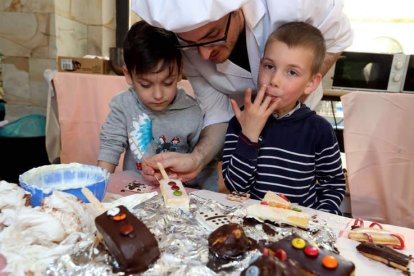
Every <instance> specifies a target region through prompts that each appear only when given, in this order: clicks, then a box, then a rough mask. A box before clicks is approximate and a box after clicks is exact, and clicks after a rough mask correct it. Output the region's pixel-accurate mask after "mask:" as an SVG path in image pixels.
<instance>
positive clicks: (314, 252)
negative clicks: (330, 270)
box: [304, 245, 319, 257]
mask: <svg viewBox="0 0 414 276" xmlns="http://www.w3.org/2000/svg"><path fill="white" fill-rule="evenodd" d="M304 252H305V255H306V256H308V257H316V256H318V254H319V249H318V248H317V247H315V246H312V245H308V246H306V247H305V249H304Z"/></svg>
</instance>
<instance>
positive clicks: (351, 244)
mask: <svg viewBox="0 0 414 276" xmlns="http://www.w3.org/2000/svg"><path fill="white" fill-rule="evenodd" d="M132 180H138V181H144V180H143V179H142V178H141V177H140V176H139V175H138V174H136V173H132V172H121V173H115V174H113V175H112V176H111V178H110V182H109V185H108V194H107V196H106V200H107V201H111V200H114V199H119V198H120V197H122V196H124V195H128V194H132V193H128V192H121V189H123V188H124V186H125V185H126V184H127V183H128V182H130V181H132ZM188 192H189V194H190V195H195V196H199V197H202V198H205V199H212V200H216V201H218V202H220V203H221V204H223V205H226V206H230V207H233V206H235V205H239V206H240V207H241V208H242V207H245V206H247V205H250V204H258V203H259V202H258V201H257V200H253V199H249V200H248V201H247V202H245V203H236V202H234V201H229V200H227V199H226V194H223V193H217V192H212V191H207V190H195V189H189V190H188ZM301 208H302V209H303V212H306V213H308V214H310V215H311V216H313V215H316V216H317V217H318V219H319V220H320V221H326V222H327V225H328V226H329V227H330V228H331V229H332V230H333V232H334V233H335V234H336V235H337V238H338V239H337V248H338V249H339V251H340V252H341V255H342V256H343V257H345V258H346V259H348V260H350V261H352V262H354V264H355V267H356V269H355V275H357V276H359V275H370V274H372V275H384V276H385V275H387V276H388V275H402V273H401V272H400V271H399V270H397V269H393V268H390V267H387V266H386V265H383V264H381V263H378V262H375V261H372V260H370V259H368V258H366V257H364V256H362V255H361V254H359V253H358V252H357V251H356V249H355V247H356V245H357V244H358V242H356V241H353V240H349V239H347V238H346V236H347V230H349V228H350V225H351V224H352V223H353V221H354V219H352V218H347V217H343V216H338V215H333V214H330V213H326V212H321V211H318V210H314V209H311V208H306V207H301ZM383 226H384V228H385V229H387V230H390V231H393V232H394V231H395V232H396V233H401V234H403V235H404V236H405V237H406V246H407V250H404V251H402V252H403V253H405V254H407V255H414V230H413V229H409V228H404V227H398V226H393V225H386V224H383ZM410 270H411V271H414V263H413V262H412V263H411V265H410Z"/></svg>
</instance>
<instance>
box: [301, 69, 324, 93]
mask: <svg viewBox="0 0 414 276" xmlns="http://www.w3.org/2000/svg"><path fill="white" fill-rule="evenodd" d="M321 80H322V74H321V73H317V74H315V75H313V76H312V77H311V79H310V80H309V81H308V83H307V84H306V87H305V91H304V92H303V94H305V95H309V94H311V93H312V92H313V91H315V89H316V88H318V86H319V83H320V82H321Z"/></svg>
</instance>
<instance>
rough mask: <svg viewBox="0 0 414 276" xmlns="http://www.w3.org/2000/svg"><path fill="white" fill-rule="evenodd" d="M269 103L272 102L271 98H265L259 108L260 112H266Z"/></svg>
mask: <svg viewBox="0 0 414 276" xmlns="http://www.w3.org/2000/svg"><path fill="white" fill-rule="evenodd" d="M271 101H272V98H271V97H266V98H265V99H264V100H263V102H262V105H261V106H260V109H261V111H262V112H266V111H267V110H268V108H269V106H270V103H271Z"/></svg>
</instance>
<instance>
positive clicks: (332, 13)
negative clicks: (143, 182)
mask: <svg viewBox="0 0 414 276" xmlns="http://www.w3.org/2000/svg"><path fill="white" fill-rule="evenodd" d="M132 9H133V11H135V12H136V13H137V14H138V16H140V17H141V18H142V19H144V20H145V21H147V22H148V23H150V24H152V25H154V26H157V27H162V28H165V29H167V30H170V31H173V32H175V33H176V34H177V37H178V39H179V41H180V47H182V50H183V58H184V74H185V76H186V77H187V78H188V80H189V81H190V83H191V85H192V87H193V89H194V92H195V94H196V97H197V99H198V101H199V103H200V105H201V107H202V109H203V111H204V112H205V118H204V129H203V132H202V135H201V136H200V137H201V138H200V141H199V143H198V144H197V146H196V147H195V149H194V150H193V152H192V153H189V154H178V153H163V154H161V155H159V156H155V157H154V158H153V159H152V160H148V161H149V162H148V163H147V165H148V166H145V168H144V170H143V174H144V175H147V179H150V178H151V176H152V175H154V173H155V170H156V168H157V167H156V164H155V161H157V162H161V163H162V164H163V165H164V166H165V167H167V168H169V169H170V171H171V172H175V173H177V177H179V178H181V179H182V180H183V181H186V180H189V179H192V178H194V177H195V176H196V175H197V174H198V173H199V172H200V171H201V169H202V168H203V167H204V166H205V165H206V164H208V163H209V162H210V161H211V160H212V159H213V158H214V157H215V156H216V155H217V153H218V152H219V151H220V149H221V147H222V145H223V141H224V135H225V131H226V128H227V122H228V121H229V120H230V119H231V118H232V117H233V111H232V109H231V105H230V97H231V98H234V99H236V100H237V101H238V102H239V104H241V103H242V99H243V96H244V92H245V90H246V88H249V87H250V88H252V89H253V90H256V89H257V76H258V71H259V64H260V59H261V57H262V55H263V52H264V47H265V43H266V40H267V38H268V36H269V35H270V33H271V32H272V31H273V30H275V29H277V28H278V27H279V26H280V25H282V24H283V23H286V22H291V21H305V22H308V23H310V24H312V25H314V26H316V27H317V28H318V29H320V30H321V32H322V34H323V35H324V37H325V41H326V46H327V54H326V58H325V63H324V66H323V68H322V70H321V73H322V74H325V73H326V72H327V71H328V70H329V68H330V67H331V66H332V65H333V64H334V63H335V61H336V60H337V59H338V57H339V56H340V53H341V52H342V51H343V50H345V49H346V48H347V47H348V46H350V45H351V43H352V38H353V34H352V30H351V26H350V22H349V20H348V18H347V17H346V15H345V14H344V13H343V0H231V1H225V0H203V1H201V0H192V1H188V0H174V1H172V0H135V1H133V3H132ZM310 95H311V96H310V97H308V98H306V99H303V102H304V103H305V104H306V105H308V106H309V107H310V108H312V109H313V108H315V107H316V105H317V104H318V103H319V101H320V99H321V98H322V87H321V86H320V87H319V88H318V90H317V91H315V92H313V93H312V94H310Z"/></svg>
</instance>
